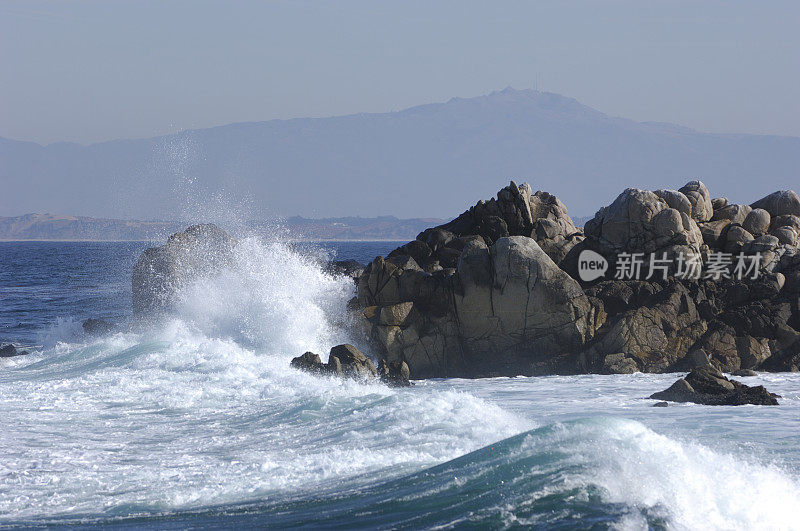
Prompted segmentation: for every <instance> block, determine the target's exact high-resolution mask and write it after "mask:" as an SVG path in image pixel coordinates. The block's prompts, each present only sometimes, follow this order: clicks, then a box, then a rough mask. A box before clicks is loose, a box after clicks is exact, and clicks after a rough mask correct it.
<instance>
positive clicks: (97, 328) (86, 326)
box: [83, 319, 116, 336]
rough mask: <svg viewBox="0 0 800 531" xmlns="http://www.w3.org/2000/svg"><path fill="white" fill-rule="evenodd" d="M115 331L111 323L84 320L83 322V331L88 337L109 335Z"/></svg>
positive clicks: (101, 320) (100, 320) (99, 320)
mask: <svg viewBox="0 0 800 531" xmlns="http://www.w3.org/2000/svg"><path fill="white" fill-rule="evenodd" d="M115 329H116V326H115V325H114V324H113V323H109V322H108V321H104V320H103V319H86V320H85V321H84V322H83V331H84V332H85V333H86V334H88V335H90V336H99V335H104V334H110V333H111V332H113V331H114V330H115Z"/></svg>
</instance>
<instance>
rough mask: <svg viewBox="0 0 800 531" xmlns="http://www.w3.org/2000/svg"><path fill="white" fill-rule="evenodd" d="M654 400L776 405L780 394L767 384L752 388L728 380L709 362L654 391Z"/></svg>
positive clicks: (723, 404) (733, 404)
mask: <svg viewBox="0 0 800 531" xmlns="http://www.w3.org/2000/svg"><path fill="white" fill-rule="evenodd" d="M650 398H652V399H654V400H668V401H670V402H694V403H696V404H705V405H708V406H741V405H744V404H754V405H759V406H777V405H778V400H777V399H778V398H780V396H779V395H776V394H774V393H770V392H769V391H767V390H766V389H765V388H764V386H762V385H759V386H756V387H750V386H747V385H744V384H743V383H741V382H737V381H736V380H729V379H727V378H726V377H725V376H724V375H723V374H722V373H721V372H719V371H718V370H716V369H714V368H712V367H711V366H710V365H706V366H704V367H699V368H697V369H694V370H692V372H690V373H689V374H688V375H686V376H685V377H683V378H681V379H679V380H678V381H677V382H675V383H674V384H672V385H671V386H670V387H669V388H668V389H666V390H664V391H660V392H658V393H653V394H652V395H650Z"/></svg>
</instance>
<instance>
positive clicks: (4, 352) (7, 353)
mask: <svg viewBox="0 0 800 531" xmlns="http://www.w3.org/2000/svg"><path fill="white" fill-rule="evenodd" d="M27 353H28V351H27V350H19V349H17V347H15V346H14V345H12V344H11V343H9V344H7V345H0V358H12V357H14V356H24V355H26V354H27Z"/></svg>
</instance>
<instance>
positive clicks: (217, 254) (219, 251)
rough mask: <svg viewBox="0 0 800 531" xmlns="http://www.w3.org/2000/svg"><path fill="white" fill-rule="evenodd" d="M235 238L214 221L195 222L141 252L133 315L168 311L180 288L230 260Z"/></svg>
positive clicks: (135, 275)
mask: <svg viewBox="0 0 800 531" xmlns="http://www.w3.org/2000/svg"><path fill="white" fill-rule="evenodd" d="M235 245H236V240H235V239H234V238H232V237H231V236H230V235H229V234H228V233H226V232H225V231H223V230H222V229H220V228H219V227H217V226H216V225H212V224H205V225H192V226H191V227H189V228H187V229H186V230H184V231H182V232H177V233H175V234H173V235H172V236H170V237H169V239H168V240H167V243H166V244H165V245H162V246H160V247H150V248H148V249H145V250H144V252H142V254H141V256H140V257H139V260H138V261H137V262H136V265H135V266H134V267H133V278H132V288H133V316H134V319H147V318H150V317H153V316H154V315H157V314H159V313H161V312H164V311H166V310H169V309H171V308H172V306H173V305H174V303H175V297H176V295H177V294H178V292H179V291H180V288H181V287H182V286H184V285H186V283H188V282H190V281H191V280H193V279H196V278H198V277H199V276H201V275H204V274H208V273H210V272H212V271H216V270H218V269H219V268H220V267H221V266H222V265H224V264H226V263H228V262H229V260H230V259H231V252H232V250H233V247H234V246H235Z"/></svg>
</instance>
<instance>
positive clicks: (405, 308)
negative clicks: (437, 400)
mask: <svg viewBox="0 0 800 531" xmlns="http://www.w3.org/2000/svg"><path fill="white" fill-rule="evenodd" d="M773 196H775V197H772V196H769V197H768V198H765V200H761V201H759V202H756V203H754V204H753V206H752V207H751V206H748V205H734V204H729V203H728V202H727V201H726V200H721V199H718V200H715V201H713V202H712V201H711V199H710V194H709V193H708V190H707V188H706V187H705V185H703V184H702V183H701V182H699V181H693V182H691V183H688V184H687V185H686V186H684V187H682V188H681V189H680V190H677V191H676V190H657V191H655V192H651V191H647V190H637V189H628V190H625V191H624V192H623V193H621V194H620V195H619V196H618V197H617V198H616V199H615V200H614V202H613V203H612V204H610V205H608V206H605V207H602V208H600V210H599V211H598V212H597V214H596V215H595V216H594V218H593V219H591V220H589V221H588V222H587V223H586V224H585V225H584V231H585V232H584V231H582V230H581V229H578V228H576V227H575V225H574V224H573V223H572V220H571V219H570V218H569V216H568V215H567V213H566V208H565V207H564V206H563V204H561V202H560V201H559V200H558V199H557V198H555V197H554V196H552V195H551V194H548V193H546V192H536V193H532V191H531V188H530V186H528V185H527V184H523V185H517V184H515V183H513V182H512V183H511V184H510V185H509V186H507V187H505V188H503V189H502V190H500V191H499V192H498V194H497V197H496V199H490V200H488V201H479V202H478V203H477V204H476V205H475V206H473V207H472V208H470V209H469V210H468V211H466V212H464V213H463V214H461V215H460V216H458V217H457V218H456V219H454V220H453V221H451V222H449V223H445V224H444V225H441V226H439V227H433V228H431V229H427V230H425V231H423V232H422V233H420V235H419V236H418V237H417V240H415V242H409V243H408V244H406V245H404V246H402V247H400V248H398V249H397V250H395V251H393V252H392V253H391V254H390V255H389V258H387V259H383V258H381V257H378V258H376V259H375V260H374V261H373V262H372V263H371V264H370V265H369V266H368V267H367V268H366V269H365V270H364V272H363V274H362V275H361V277H360V278H359V281H358V296H357V303H354V304H353V308H354V309H355V310H360V312H358V313H362V312H363V314H364V316H365V319H364V328H365V331H366V335H367V336H368V337H369V339H370V340H372V341H373V344H374V346H375V348H376V352H377V354H378V357H379V358H380V359H382V360H385V361H386V363H387V364H390V363H400V362H405V363H406V364H407V365H408V367H409V368H410V370H411V373H412V374H413V375H414V377H415V378H430V377H446V376H462V377H481V376H491V375H517V374H527V375H534V374H552V373H581V372H599V373H630V372H635V371H642V372H670V371H678V370H692V369H696V368H703V367H713V368H714V369H718V370H723V371H726V372H730V371H736V370H739V369H752V370H759V371H762V370H798V369H800V251H799V250H798V249H797V247H796V244H797V243H798V240H799V239H800V238H798V234H799V233H800V216H798V215H797V214H796V213H795V212H798V213H800V210H798V209H796V208H794V206H793V205H794V198H795V197H796V194H793V193H788V192H785V193H784V192H782V193H779V194H777V195H775V194H773ZM770 197H771V198H770ZM747 229H750V231H752V233H751V232H750V231H748V230H747ZM754 234H755V237H754ZM584 251H592V252H593V253H597V254H595V255H593V256H597V255H599V257H598V258H602V259H605V260H606V261H607V262H608V266H607V269H606V274H605V275H603V276H601V277H599V278H598V277H595V278H592V279H590V280H587V281H583V280H578V279H579V278H580V276H579V274H578V265H579V259H580V258H579V257H580V256H581V253H583V252H584ZM719 252H730V253H734V256H732V257H731V260H732V263H731V267H729V268H727V269H726V270H725V271H723V272H722V274H720V275H716V276H708V275H698V274H695V275H693V276H687V277H683V278H679V276H678V275H677V274H676V273H677V268H676V267H675V265H676V263H677V261H678V258H680V257H682V258H683V263H687V262H691V261H696V262H698V263H700V264H702V265H703V266H704V270H703V271H704V272H706V273H708V271H707V266H708V263H709V261H710V260H711V258H712V256H714V255H718V253H719ZM739 252H742V253H745V254H746V255H747V256H743V258H741V259H742V260H743V262H742V263H743V264H744V265H748V264H750V265H756V266H757V267H755V268H754V269H752V270H751V271H748V273H747V275H739V276H738V277H736V274H735V271H734V266H735V265H736V260H738V259H739V258H738V256H737V255H738V253H739ZM621 253H636V254H640V255H641V257H642V268H641V270H640V271H639V273H638V274H634V275H633V277H632V278H630V277H623V278H619V277H620V276H619V275H615V272H617V273H619V271H617V267H618V266H619V265H621V264H619V263H617V260H618V257H620V255H621ZM756 253H758V255H756ZM756 256H758V257H759V259H760V262H758V263H756ZM656 258H657V259H659V260H661V259H664V258H665V259H666V261H668V262H671V264H672V265H671V266H669V267H667V268H666V271H664V270H657V269H653V271H649V269H650V268H649V263H650V261H651V260H652V259H656ZM723 258H724V257H723ZM740 272H741V271H740ZM649 273H653V275H649ZM695 273H699V271H695ZM648 275H649V276H648ZM615 277H616V278H615ZM733 277H736V278H733ZM387 367H388V365H387ZM720 385H722V384H720Z"/></svg>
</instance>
